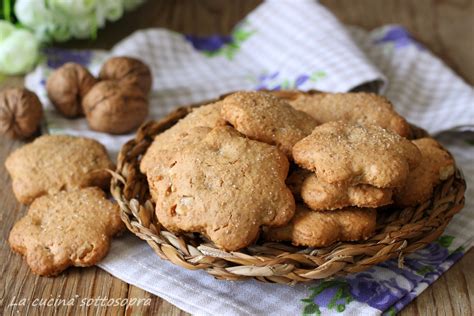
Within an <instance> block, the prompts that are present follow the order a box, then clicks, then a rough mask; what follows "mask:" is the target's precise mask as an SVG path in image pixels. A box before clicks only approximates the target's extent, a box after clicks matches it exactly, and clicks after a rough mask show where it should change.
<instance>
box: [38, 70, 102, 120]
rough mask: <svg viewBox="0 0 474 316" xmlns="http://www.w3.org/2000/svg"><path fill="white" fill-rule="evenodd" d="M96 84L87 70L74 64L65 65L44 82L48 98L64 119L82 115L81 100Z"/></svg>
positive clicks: (95, 80)
mask: <svg viewBox="0 0 474 316" xmlns="http://www.w3.org/2000/svg"><path fill="white" fill-rule="evenodd" d="M96 83H97V79H96V78H94V76H92V75H91V73H90V72H89V70H87V69H86V68H85V67H83V66H81V65H79V64H76V63H66V64H64V65H63V66H61V67H59V68H58V69H57V70H55V71H54V72H53V73H52V74H51V75H50V76H49V77H48V81H47V82H46V90H47V91H48V98H49V99H50V100H51V103H53V105H54V107H55V108H56V109H57V110H58V111H59V112H60V113H61V114H62V115H64V116H65V117H68V118H75V117H79V116H83V115H84V111H83V110H82V99H83V98H84V96H85V95H86V94H87V92H89V90H90V89H91V88H92V87H93V86H94V85H95V84H96Z"/></svg>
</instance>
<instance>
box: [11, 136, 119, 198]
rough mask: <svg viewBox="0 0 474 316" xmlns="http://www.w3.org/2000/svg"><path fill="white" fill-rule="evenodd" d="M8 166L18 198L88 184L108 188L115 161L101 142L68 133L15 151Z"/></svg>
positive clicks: (43, 137)
mask: <svg viewBox="0 0 474 316" xmlns="http://www.w3.org/2000/svg"><path fill="white" fill-rule="evenodd" d="M5 167H6V169H7V170H8V172H9V173H10V175H11V177H12V186H13V192H14V193H15V196H16V198H17V200H18V201H20V202H21V203H24V204H29V203H31V202H32V201H33V200H34V199H35V198H37V197H39V196H41V195H45V194H54V193H57V192H59V191H61V190H72V189H77V188H83V187H88V186H99V187H102V188H104V189H105V188H108V186H109V181H110V174H109V173H108V172H107V171H106V169H113V163H112V161H111V160H110V159H109V157H108V155H107V151H106V149H105V147H104V146H103V145H101V144H100V143H99V142H97V141H95V140H92V139H89V138H85V137H74V136H66V135H44V136H41V137H39V138H37V139H36V140H35V141H34V142H32V143H29V144H27V145H24V146H23V147H21V148H19V149H17V150H15V151H14V152H12V153H11V154H10V155H9V156H8V158H7V160H6V162H5Z"/></svg>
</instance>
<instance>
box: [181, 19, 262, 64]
mask: <svg viewBox="0 0 474 316" xmlns="http://www.w3.org/2000/svg"><path fill="white" fill-rule="evenodd" d="M254 33H255V31H253V30H248V29H247V28H246V23H245V21H243V22H241V23H239V24H238V25H237V26H236V27H235V28H234V30H233V31H232V34H231V35H230V36H229V35H211V36H194V35H185V36H184V38H185V39H186V40H187V41H188V42H190V43H191V45H193V47H194V49H196V50H198V51H200V52H202V53H203V54H204V55H206V56H208V57H214V56H224V57H225V58H227V59H229V60H232V59H234V57H235V55H236V54H237V52H238V51H239V50H240V46H241V45H242V43H244V42H245V41H246V40H247V39H249V38H250V37H251V36H252V35H253V34H254Z"/></svg>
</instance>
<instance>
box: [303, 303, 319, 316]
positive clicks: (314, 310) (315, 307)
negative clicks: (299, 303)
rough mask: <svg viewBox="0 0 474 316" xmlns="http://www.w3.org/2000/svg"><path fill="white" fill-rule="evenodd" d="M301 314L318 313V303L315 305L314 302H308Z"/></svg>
mask: <svg viewBox="0 0 474 316" xmlns="http://www.w3.org/2000/svg"><path fill="white" fill-rule="evenodd" d="M303 314H304V315H311V314H316V315H320V314H321V311H320V310H319V306H318V305H316V304H314V303H311V304H308V305H306V306H305V307H304V309H303Z"/></svg>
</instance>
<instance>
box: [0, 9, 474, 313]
mask: <svg viewBox="0 0 474 316" xmlns="http://www.w3.org/2000/svg"><path fill="white" fill-rule="evenodd" d="M321 2H322V3H323V4H325V5H326V6H327V7H328V8H329V9H330V10H331V11H332V12H334V14H335V15H337V16H338V17H339V18H340V19H341V20H342V21H343V22H345V23H350V24H354V25H359V26H361V27H364V28H367V29H370V28H374V27H377V26H379V25H384V24H388V23H399V24H402V25H404V26H405V27H406V28H408V30H409V31H410V32H411V33H412V34H413V35H414V37H415V38H416V39H418V40H419V41H421V42H422V43H424V44H425V45H426V46H427V47H428V48H429V49H431V50H432V51H433V52H434V53H435V54H437V55H438V56H440V57H441V58H442V59H443V60H444V61H445V62H446V63H447V64H448V65H449V66H450V67H452V68H453V69H454V70H455V71H456V72H457V73H458V74H459V75H460V76H461V77H463V78H464V79H465V80H466V81H467V82H468V83H470V84H471V85H472V84H474V55H473V51H474V1H472V0H465V1H463V0H449V1H448V0H445V1H439V0H421V1H410V0H386V1H378V0H359V1H351V0H332V1H330V0H323V1H321ZM258 3H259V1H254V0H244V1H222V0H199V1H198V0H194V1H193V0H175V1H169V0H160V1H158V0H148V2H147V3H146V4H145V5H143V6H142V7H140V8H139V9H137V10H136V11H134V12H132V13H129V14H128V15H127V16H125V17H124V18H123V19H122V20H120V21H118V22H115V23H112V24H109V25H108V26H107V27H106V28H105V29H104V30H102V31H100V32H99V36H98V38H97V40H96V41H88V40H85V41H71V42H68V43H66V44H60V45H58V46H62V47H70V48H89V47H94V48H110V47H111V46H112V45H113V44H114V43H116V42H117V41H119V40H120V39H122V38H124V37H125V36H127V35H128V34H130V33H131V32H133V31H134V30H136V29H140V28H146V27H153V26H159V27H167V28H170V29H173V30H175V31H178V32H184V33H193V34H197V35H206V34H212V33H228V32H230V30H231V29H232V26H233V25H235V23H236V22H238V21H239V20H240V19H241V18H242V17H244V16H245V15H246V14H247V13H248V12H250V11H251V10H252V9H253V8H255V7H256V6H257V5H258ZM21 84H22V78H21V77H16V78H7V79H6V80H4V81H3V82H1V83H0V88H1V87H6V86H16V85H21ZM21 145H22V143H21V142H19V141H11V140H9V139H6V138H3V137H0V208H1V213H0V214H1V215H0V233H1V238H2V243H1V245H0V258H1V259H0V260H1V272H0V310H2V311H3V313H2V312H0V315H2V314H4V315H25V314H28V315H64V314H69V315H78V314H85V313H87V315H122V314H127V315H140V314H164V315H184V314H186V313H184V312H183V311H180V310H179V309H178V308H176V307H175V306H173V305H171V304H170V303H168V302H166V301H164V300H162V299H161V298H159V297H156V296H154V295H152V294H149V293H147V292H145V291H143V290H141V289H139V288H137V287H135V286H132V285H128V284H126V283H124V282H122V281H120V280H119V279H116V278H114V277H112V276H111V275H109V274H108V273H106V272H104V271H102V270H100V269H98V268H96V267H90V268H83V269H80V268H72V269H69V270H67V271H66V272H65V273H63V274H61V275H60V276H58V277H56V278H45V277H38V276H35V275H33V274H32V273H31V272H30V271H29V269H28V266H27V265H26V264H25V263H24V262H23V261H22V259H21V257H20V256H19V255H17V254H14V253H12V252H11V251H10V249H9V247H8V245H7V243H6V242H5V241H6V239H7V237H8V233H9V231H10V229H11V227H12V226H13V224H14V223H15V222H16V221H17V220H18V219H19V218H20V217H21V216H22V215H23V214H24V213H25V211H26V208H25V207H24V206H21V205H20V204H19V203H18V202H16V200H15V198H14V196H13V193H12V190H11V180H10V178H9V176H8V174H7V172H6V170H5V168H4V161H5V159H6V157H7V156H8V154H9V153H10V152H11V151H12V150H13V149H15V148H17V147H19V146H21ZM97 297H100V298H129V299H131V298H147V299H150V300H149V303H150V304H147V306H144V305H142V306H128V307H127V306H125V307H107V308H104V307H89V308H86V307H81V306H79V305H78V304H76V305H74V306H66V307H64V306H63V307H59V308H55V307H47V306H42V307H33V306H31V304H29V303H31V302H33V300H35V299H50V298H66V299H70V298H76V299H77V298H79V299H80V298H97ZM22 299H26V301H22ZM12 302H14V303H16V304H17V305H16V306H11V303H12ZM22 302H23V304H22ZM400 314H401V315H472V314H474V251H473V250H471V251H469V252H468V253H467V254H466V255H465V256H464V257H463V258H462V259H461V260H460V261H459V262H458V263H456V264H455V265H454V266H453V267H452V268H451V269H450V270H449V271H448V272H447V273H445V274H444V275H443V276H441V278H440V279H439V280H438V281H436V282H435V283H434V284H433V285H432V286H430V287H429V288H428V289H427V290H425V291H424V292H423V293H422V294H421V295H420V296H419V297H418V298H417V299H416V300H415V301H413V302H412V303H411V304H410V305H408V306H407V307H406V308H405V309H404V310H403V311H402V312H401V313H400Z"/></svg>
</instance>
